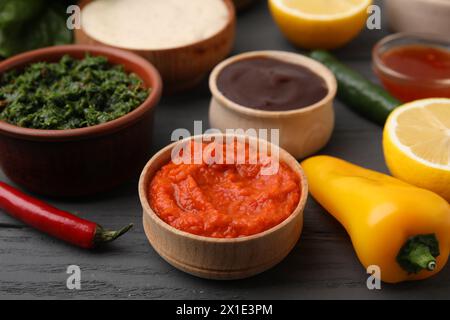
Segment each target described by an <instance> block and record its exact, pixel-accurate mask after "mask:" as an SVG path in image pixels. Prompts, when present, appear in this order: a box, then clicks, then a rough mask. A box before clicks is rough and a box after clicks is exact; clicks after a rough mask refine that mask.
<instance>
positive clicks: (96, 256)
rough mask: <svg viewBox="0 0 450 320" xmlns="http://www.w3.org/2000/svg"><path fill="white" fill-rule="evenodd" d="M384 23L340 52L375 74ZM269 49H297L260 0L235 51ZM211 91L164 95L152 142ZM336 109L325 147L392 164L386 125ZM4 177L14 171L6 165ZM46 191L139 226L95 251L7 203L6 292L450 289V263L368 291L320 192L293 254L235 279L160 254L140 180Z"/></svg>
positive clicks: (364, 294)
mask: <svg viewBox="0 0 450 320" xmlns="http://www.w3.org/2000/svg"><path fill="white" fill-rule="evenodd" d="M383 22H384V23H385V21H383ZM386 33H387V31H386V29H385V28H383V29H382V30H377V31H368V30H366V31H365V32H364V33H363V34H361V35H360V36H359V38H358V39H356V40H355V41H353V42H352V43H351V44H350V45H348V46H346V47H345V48H343V49H341V50H339V51H337V52H336V54H337V55H338V57H339V58H341V59H342V60H344V61H345V62H346V63H347V64H348V65H350V66H351V67H353V68H355V69H356V70H359V71H360V72H362V73H363V74H364V75H366V76H367V77H369V78H371V79H373V80H375V78H374V75H373V74H372V72H371V66H370V58H371V57H370V49H371V47H372V46H373V44H374V43H375V42H376V41H377V40H378V39H380V38H382V37H383V36H385V35H386ZM267 49H270V50H286V51H293V52H298V50H297V49H296V48H294V47H292V46H291V45H290V44H289V43H288V42H287V41H286V40H285V39H284V38H283V37H282V36H281V34H280V33H279V31H278V30H277V28H276V26H275V25H274V23H273V21H272V19H271V17H270V15H269V13H268V9H267V6H266V4H265V1H262V3H261V4H258V5H256V6H255V7H253V8H252V9H251V10H248V11H247V12H244V13H242V14H241V15H239V18H238V32H237V41H236V46H235V50H234V53H240V52H245V51H251V50H267ZM209 99H210V94H209V91H208V88H207V83H206V81H205V82H204V83H203V84H202V85H201V86H200V87H199V88H198V89H196V90H195V91H193V92H191V93H189V94H185V95H182V96H178V97H170V98H164V99H163V100H162V102H161V104H160V105H159V107H158V111H157V115H156V126H155V132H154V138H155V144H154V151H157V150H159V149H160V148H162V147H164V146H165V145H167V144H168V143H169V142H170V134H171V132H172V130H174V129H176V128H187V129H189V130H193V121H194V120H203V121H204V122H205V123H207V115H208V104H209ZM336 117H337V119H336V120H337V121H336V129H335V132H334V135H333V137H332V139H331V141H330V143H329V144H328V146H327V147H326V148H325V149H324V150H322V152H321V153H323V154H330V155H334V156H337V157H342V158H344V159H347V160H349V161H352V162H355V163H357V164H360V165H362V166H365V167H368V168H371V169H375V170H379V171H384V172H386V171H387V170H386V167H385V164H384V160H383V154H382V149H381V133H382V132H381V128H380V127H378V126H376V125H374V124H372V123H370V122H368V121H365V120H364V119H362V118H360V117H359V116H358V115H356V114H354V113H352V112H351V111H349V110H348V109H347V108H346V107H344V106H343V105H342V104H340V103H339V102H336ZM205 129H206V128H205ZM0 180H6V181H8V180H7V179H6V178H5V177H4V175H3V174H2V173H0ZM47 200H48V201H49V202H51V203H52V204H54V205H56V206H58V207H60V208H63V209H66V210H68V211H72V212H76V213H79V214H80V215H82V216H83V217H86V218H89V219H92V220H94V221H97V222H99V223H101V224H103V225H104V226H107V227H111V228H118V227H120V226H123V225H125V224H127V223H129V222H133V223H134V224H135V228H134V229H133V230H132V232H131V233H129V234H127V235H126V236H124V237H123V238H121V239H120V240H119V241H117V242H116V243H115V244H113V245H111V246H109V247H107V248H104V249H102V250H101V251H95V252H90V251H84V250H81V249H77V248H74V247H71V246H68V245H66V244H64V243H61V242H59V241H57V240H54V239H52V238H50V237H47V236H46V235H43V234H41V233H39V232H36V231H34V230H32V229H30V228H28V227H26V226H24V225H22V224H21V223H19V222H17V221H15V220H13V219H11V218H10V217H8V216H6V215H5V214H3V213H1V212H0V298H7V299H17V298H33V299H34V298H45V299H49V298H80V299H106V298H120V299H126V298H145V299H239V300H241V299H313V298H319V299H320V298H324V299H346V298H362V299H392V298H400V299H414V298H432V299H437V298H450V267H447V268H446V269H444V270H443V271H442V272H441V273H440V274H438V275H437V276H436V277H434V278H432V279H429V280H426V281H422V282H411V283H403V284H399V285H388V284H383V285H382V289H381V290H375V291H369V290H368V289H367V287H366V279H367V275H366V274H365V270H364V268H363V267H362V266H361V265H360V263H359V262H358V260H357V258H356V255H355V253H354V251H353V249H352V246H351V244H350V241H349V238H348V236H347V235H346V233H345V231H344V229H343V228H342V227H341V226H340V225H339V224H338V223H337V222H336V221H335V220H333V219H332V218H331V217H330V216H329V215H328V214H327V213H326V212H324V210H323V209H322V208H321V207H320V206H319V205H317V204H316V203H315V202H314V200H313V199H312V198H310V199H309V201H308V205H307V208H306V211H305V224H304V230H303V234H302V237H301V239H300V241H299V243H298V244H297V246H296V247H295V248H294V250H293V251H292V252H291V254H290V255H289V256H288V257H287V258H286V259H285V260H284V261H283V262H282V263H281V264H279V265H278V266H276V267H275V268H273V269H272V270H269V271H267V272H265V273H263V274H261V275H258V276H256V277H253V278H250V279H247V280H241V281H230V282H219V281H208V280H202V279H198V278H195V277H192V276H190V275H187V274H184V273H182V272H180V271H178V270H176V269H174V268H173V267H171V266H170V265H168V264H167V263H166V262H164V261H163V260H162V259H161V258H160V257H159V256H158V254H157V253H156V252H155V251H154V250H153V249H152V248H151V247H150V245H149V244H148V242H147V239H146V237H145V235H144V232H143V229H142V224H141V215H142V212H141V207H140V203H139V199H138V195H137V180H134V181H131V182H129V183H128V184H126V185H124V186H123V187H121V188H119V189H117V190H114V191H112V192H109V193H107V194H103V195H100V196H95V197H92V198H88V199H83V200H82V201H81V200H77V201H61V200H55V199H47ZM72 264H75V265H78V266H80V268H81V270H82V274H81V275H82V282H81V285H82V288H81V290H79V291H77V290H74V291H71V290H68V289H67V288H66V279H67V277H68V275H67V274H66V269H67V266H69V265H72Z"/></svg>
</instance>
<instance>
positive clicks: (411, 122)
mask: <svg viewBox="0 0 450 320" xmlns="http://www.w3.org/2000/svg"><path fill="white" fill-rule="evenodd" d="M383 148H384V156H385V159H386V164H387V166H388V167H389V170H390V171H391V173H392V175H393V176H395V177H397V178H399V179H401V180H404V181H406V182H409V183H411V184H414V185H416V186H419V187H422V188H425V189H429V190H431V191H434V192H436V193H437V194H439V195H441V196H442V197H443V198H445V199H446V200H447V201H449V202H450V99H425V100H417V101H414V102H411V103H407V104H405V105H403V106H401V107H399V108H397V109H396V110H395V111H394V112H393V113H392V114H391V115H390V116H389V118H388V120H387V122H386V126H385V129H384V136H383Z"/></svg>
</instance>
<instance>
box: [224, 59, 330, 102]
mask: <svg viewBox="0 0 450 320" xmlns="http://www.w3.org/2000/svg"><path fill="white" fill-rule="evenodd" d="M217 87H218V89H219V91H220V92H222V94H223V95H224V96H225V97H227V98H228V99H229V100H231V101H233V102H235V103H237V104H239V105H241V106H244V107H248V108H252V109H259V110H266V111H287V110H295V109H300V108H304V107H307V106H310V105H313V104H315V103H317V102H319V101H320V100H322V99H323V98H325V97H326V96H327V94H328V87H327V84H326V82H325V80H324V79H323V78H322V77H320V76H319V75H317V74H316V73H314V72H313V71H311V70H310V69H308V68H306V67H303V66H300V65H298V64H294V63H288V62H284V61H281V60H278V59H274V58H270V57H256V58H248V59H243V60H240V61H237V62H235V63H232V64H230V65H228V66H226V67H225V68H224V69H223V70H222V71H221V72H220V74H219V76H218V78H217Z"/></svg>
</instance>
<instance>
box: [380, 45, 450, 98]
mask: <svg viewBox="0 0 450 320" xmlns="http://www.w3.org/2000/svg"><path fill="white" fill-rule="evenodd" d="M375 71H376V73H377V74H378V76H379V77H380V80H381V82H382V83H383V85H384V86H385V88H386V89H387V90H388V91H389V92H390V93H391V94H392V95H394V96H395V97H397V98H399V99H400V100H402V101H404V102H409V101H413V100H418V99H424V98H433V97H435V98H438V97H439V98H450V51H449V50H445V49H444V48H439V47H433V46H426V45H414V44H411V45H403V46H398V47H395V48H392V49H388V50H386V51H384V52H382V53H381V54H380V55H379V63H376V64H375Z"/></svg>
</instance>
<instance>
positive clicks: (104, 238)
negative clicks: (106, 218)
mask: <svg viewBox="0 0 450 320" xmlns="http://www.w3.org/2000/svg"><path fill="white" fill-rule="evenodd" d="M132 227H133V224H132V223H131V224H129V225H127V226H126V227H124V228H122V229H120V230H118V231H112V230H105V229H103V227H102V226H99V225H97V228H96V230H95V235H94V246H97V245H99V244H103V243H107V242H111V241H114V240H116V239H117V238H118V237H120V236H121V235H123V234H125V233H127V232H128V231H129V230H130V229H131V228H132Z"/></svg>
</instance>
